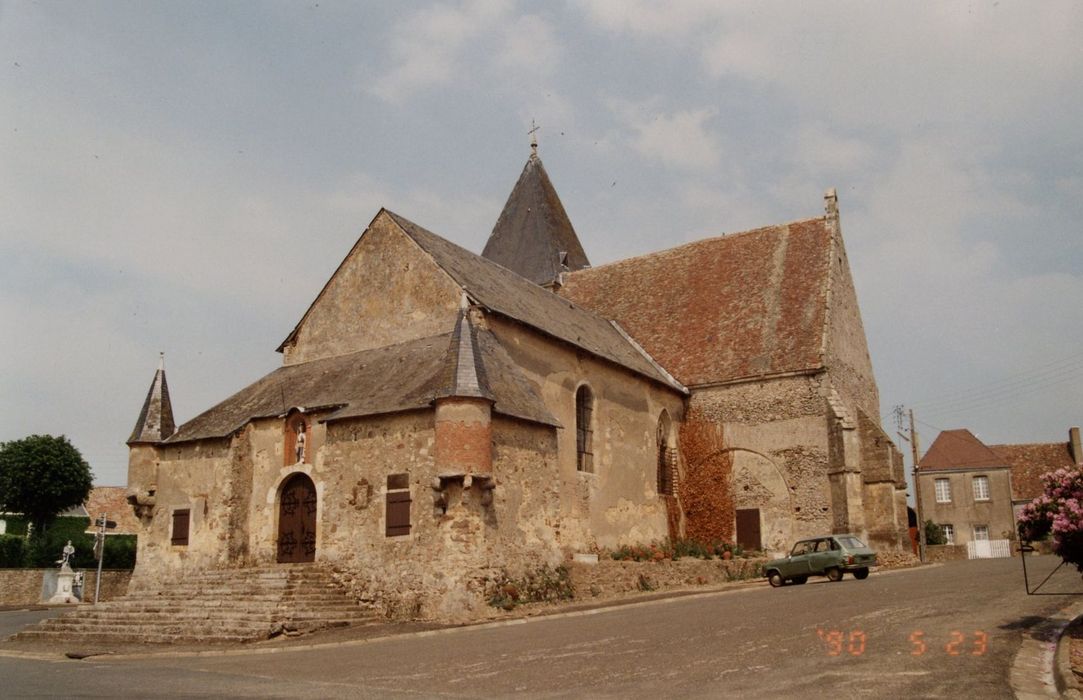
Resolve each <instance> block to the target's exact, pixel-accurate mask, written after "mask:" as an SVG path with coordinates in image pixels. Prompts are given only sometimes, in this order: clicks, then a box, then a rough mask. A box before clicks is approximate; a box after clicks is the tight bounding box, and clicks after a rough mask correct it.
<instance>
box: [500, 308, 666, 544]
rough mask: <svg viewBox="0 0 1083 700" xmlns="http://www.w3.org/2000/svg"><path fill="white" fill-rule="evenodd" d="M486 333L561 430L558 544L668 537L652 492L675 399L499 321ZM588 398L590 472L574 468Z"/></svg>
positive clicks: (661, 506) (661, 503)
mask: <svg viewBox="0 0 1083 700" xmlns="http://www.w3.org/2000/svg"><path fill="white" fill-rule="evenodd" d="M487 321H488V323H489V327H490V329H491V330H492V332H493V333H494V335H496V336H497V338H499V339H500V341H501V343H502V344H503V345H504V347H505V348H506V349H507V351H508V353H509V354H510V355H511V357H512V359H514V360H515V362H516V364H517V365H518V367H519V368H520V369H521V370H522V371H523V372H524V374H525V375H526V376H527V377H528V379H530V381H531V382H532V383H533V384H534V385H535V387H537V389H538V390H539V393H540V394H541V396H542V399H543V400H544V402H545V405H546V407H548V409H549V410H550V411H551V412H552V413H553V415H554V416H555V417H556V418H557V420H559V421H560V423H561V425H562V426H563V428H562V429H560V430H558V431H557V452H558V455H559V457H558V464H559V470H558V473H557V477H556V478H557V479H558V480H559V493H560V503H561V513H562V515H563V517H564V525H563V527H562V529H561V533H560V536H561V540H562V542H563V545H564V546H565V547H566V548H568V549H569V550H571V549H579V550H583V551H589V550H592V549H594V548H599V547H600V548H608V547H616V546H618V545H620V544H628V543H639V542H650V541H653V540H661V539H664V538H666V537H667V536H668V523H667V515H666V514H667V506H666V501H665V499H664V498H663V497H660V496H659V495H658V490H657V466H658V448H657V439H656V434H657V430H658V422H659V418H660V416H661V415H662V412H663V411H665V412H666V413H668V415H669V417H670V420H671V421H672V422H673V423H674V424H676V423H677V422H679V421H680V420H681V419H682V418H683V413H684V410H683V398H682V396H681V395H680V394H678V393H676V392H674V391H672V390H669V389H666V388H664V387H661V386H659V385H656V384H655V383H653V382H650V381H648V380H646V379H643V378H641V377H639V376H638V375H636V374H633V373H631V372H629V371H627V370H624V369H622V368H620V367H617V366H614V365H611V364H609V363H607V362H604V361H601V360H598V359H597V358H595V357H593V356H591V355H588V354H586V353H583V352H581V351H580V352H577V351H576V350H574V349H573V348H571V347H568V346H565V345H563V344H559V343H555V342H554V341H552V340H550V339H548V338H546V337H544V336H542V335H541V334H539V333H536V332H534V331H532V330H530V329H528V328H526V327H524V326H521V325H519V324H516V323H514V322H511V321H507V320H504V319H502V318H499V317H492V316H490V317H488V319H487ZM584 383H586V384H587V386H588V387H589V389H590V391H591V393H592V395H593V397H594V410H593V431H594V433H593V438H594V444H593V453H594V454H593V472H592V473H587V472H582V471H578V470H577V468H576V434H575V425H576V414H575V396H576V391H577V390H578V389H579V387H580V386H581V385H582V384H584Z"/></svg>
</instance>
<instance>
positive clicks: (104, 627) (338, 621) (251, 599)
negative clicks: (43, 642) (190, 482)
mask: <svg viewBox="0 0 1083 700" xmlns="http://www.w3.org/2000/svg"><path fill="white" fill-rule="evenodd" d="M381 621H382V618H381V617H380V616H379V615H378V614H377V613H376V612H375V611H373V610H372V609H371V608H368V607H365V606H363V605H361V604H360V603H359V602H358V601H357V600H356V599H355V598H354V597H352V596H351V595H349V593H348V592H347V590H346V589H345V588H344V587H343V586H341V585H340V584H339V583H338V582H337V581H336V579H335V578H334V576H332V575H331V574H330V573H329V572H328V571H326V570H325V569H321V568H319V567H315V566H313V565H303V566H297V567H294V566H268V567H259V568H254V569H229V570H214V571H202V572H197V573H193V574H188V575H185V576H183V577H181V578H179V579H177V580H176V581H174V582H171V585H170V586H169V588H167V589H164V590H156V589H152V588H149V587H146V586H142V587H137V588H135V589H133V590H132V591H131V592H130V593H129V594H128V595H127V596H125V597H124V598H121V599H118V600H115V601H110V602H107V603H101V604H99V605H97V606H84V607H81V608H79V609H77V610H75V611H72V612H70V613H67V614H65V615H63V616H61V617H59V618H54V619H52V620H47V621H43V622H42V623H40V624H39V625H38V627H37V628H35V629H31V630H25V631H24V632H22V633H20V634H19V635H16V637H15V639H50V640H63V641H72V642H78V643H85V644H89V643H94V642H102V643H121V642H139V643H146V644H165V643H193V644H207V643H217V642H222V643H228V642H239V641H251V640H256V639H266V638H267V637H268V636H271V635H277V634H286V635H295V634H302V633H304V632H308V631H314V630H318V629H324V628H327V627H339V626H345V625H372V624H379V623H380V622H381Z"/></svg>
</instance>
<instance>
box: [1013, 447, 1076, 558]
mask: <svg viewBox="0 0 1083 700" xmlns="http://www.w3.org/2000/svg"><path fill="white" fill-rule="evenodd" d="M1042 483H1044V484H1045V493H1043V494H1042V495H1041V496H1039V497H1037V498H1035V499H1034V500H1033V501H1031V502H1030V503H1028V504H1027V505H1025V506H1024V507H1023V512H1022V513H1021V514H1020V515H1019V537H1020V539H1022V540H1024V541H1028V542H1033V541H1035V540H1041V539H1045V538H1046V537H1047V536H1049V535H1050V534H1052V535H1053V552H1054V553H1055V554H1057V555H1058V556H1060V558H1061V559H1063V560H1064V561H1066V562H1068V563H1069V564H1074V565H1075V567H1076V568H1077V569H1079V570H1080V571H1083V469H1078V468H1076V469H1058V470H1057V471H1055V472H1051V473H1049V474H1043V475H1042Z"/></svg>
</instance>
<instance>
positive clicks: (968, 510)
mask: <svg viewBox="0 0 1083 700" xmlns="http://www.w3.org/2000/svg"><path fill="white" fill-rule="evenodd" d="M1081 467H1083V447H1081V446H1080V437H1079V428H1070V429H1069V431H1068V440H1067V442H1051V443H1026V444H1005V445H986V444H985V443H983V442H982V441H981V440H979V439H978V438H977V437H976V436H975V435H974V434H973V433H972V432H970V431H969V430H967V429H965V428H963V429H958V430H945V431H943V432H941V433H940V434H939V435H937V437H936V440H934V441H933V444H932V445H930V446H929V450H928V451H927V452H926V453H925V455H924V456H923V457H922V458H921V459H920V460H919V461H918V489H919V490H920V493H921V502H922V507H923V511H924V513H923V515H924V517H925V519H926V520H931V521H933V522H934V523H936V524H937V525H939V526H940V528H941V530H943V532H944V536H945V537H946V538H947V541H948V542H947V543H948V544H966V543H967V542H971V541H982V540H990V539H994V540H995V539H1010V538H1012V537H1014V533H1015V531H1016V522H1017V520H1018V517H1019V512H1020V511H1021V510H1022V508H1023V506H1024V505H1026V504H1027V503H1030V502H1031V501H1032V500H1034V499H1035V498H1037V497H1038V496H1040V495H1042V491H1043V485H1042V479H1041V477H1042V475H1043V474H1048V473H1049V472H1053V471H1056V470H1058V469H1071V468H1077V469H1078V468H1081Z"/></svg>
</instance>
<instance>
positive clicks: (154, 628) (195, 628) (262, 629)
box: [41, 621, 272, 639]
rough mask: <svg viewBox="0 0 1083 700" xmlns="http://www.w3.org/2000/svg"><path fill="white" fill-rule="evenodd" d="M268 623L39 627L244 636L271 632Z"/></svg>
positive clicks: (81, 631)
mask: <svg viewBox="0 0 1083 700" xmlns="http://www.w3.org/2000/svg"><path fill="white" fill-rule="evenodd" d="M271 624H272V623H271V622H270V621H268V622H265V623H262V624H248V625H215V624H205V625H191V624H173V625H147V624H144V625H115V624H107V623H101V624H96V623H93V622H71V623H69V624H66V625H47V626H44V627H42V628H41V630H42V631H45V632H57V633H64V634H71V635H79V636H82V635H86V634H92V635H96V634H129V635H132V636H152V635H161V636H170V637H178V636H189V637H202V636H223V635H224V636H228V637H244V638H246V639H263V638H266V637H267V635H268V634H269V633H270V630H271Z"/></svg>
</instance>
